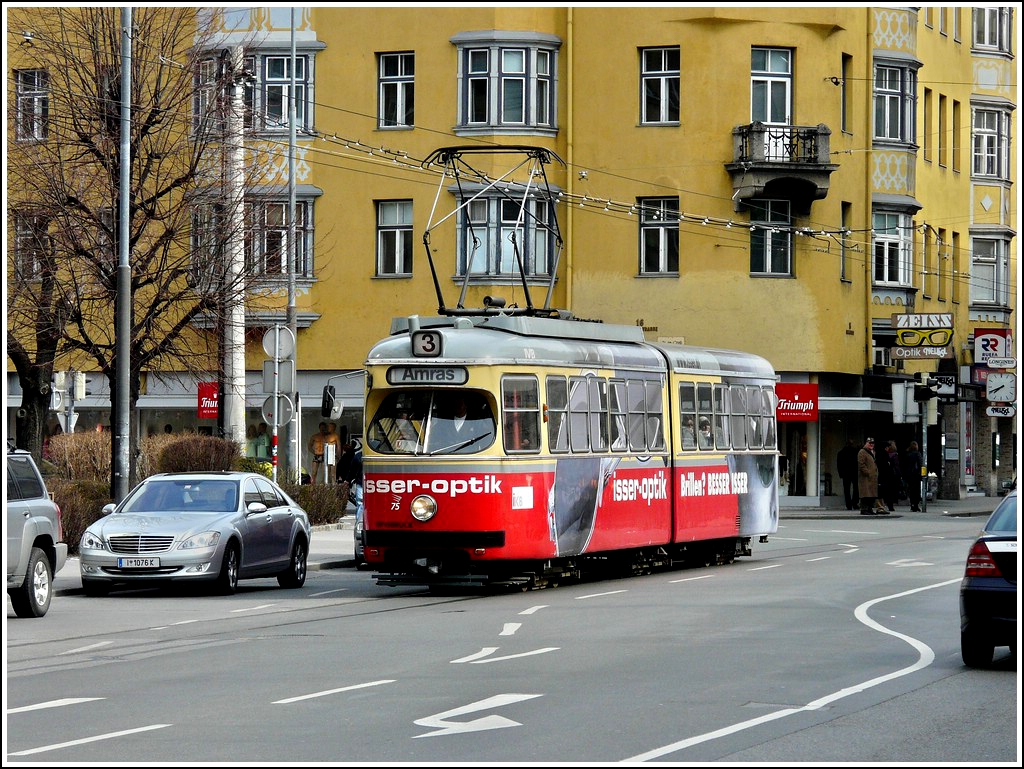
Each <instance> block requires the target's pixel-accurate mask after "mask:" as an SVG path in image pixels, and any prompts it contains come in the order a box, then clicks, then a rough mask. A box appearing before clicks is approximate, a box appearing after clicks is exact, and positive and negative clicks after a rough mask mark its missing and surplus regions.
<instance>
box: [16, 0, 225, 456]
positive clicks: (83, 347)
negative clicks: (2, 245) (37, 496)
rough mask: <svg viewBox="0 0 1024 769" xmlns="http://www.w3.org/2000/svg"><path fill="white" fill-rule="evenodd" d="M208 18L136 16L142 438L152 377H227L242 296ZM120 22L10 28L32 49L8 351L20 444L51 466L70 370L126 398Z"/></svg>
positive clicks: (24, 21)
mask: <svg viewBox="0 0 1024 769" xmlns="http://www.w3.org/2000/svg"><path fill="white" fill-rule="evenodd" d="M200 18H201V17H200V15H199V14H197V12H196V9H195V8H176V7H170V6H164V7H149V8H138V9H135V10H134V13H133V17H132V30H131V39H132V57H131V63H132V68H131V96H132V100H131V128H130V131H131V136H130V139H129V141H130V174H131V175H130V178H131V181H130V196H131V197H130V208H129V210H130V214H129V222H128V233H129V235H128V237H129V254H130V264H131V302H130V307H131V312H130V328H131V335H130V336H131V338H130V340H129V343H128V344H127V345H126V347H127V349H128V350H129V355H130V364H129V370H130V377H129V387H130V393H129V404H130V411H131V414H132V421H133V429H132V431H131V434H132V435H133V436H136V435H137V412H136V409H135V406H136V403H137V401H138V398H139V395H140V387H141V382H142V375H143V372H144V371H151V370H163V371H180V372H184V373H187V374H192V375H195V374H199V373H200V372H210V371H214V372H217V371H218V369H219V365H220V364H219V362H218V356H217V349H218V344H219V337H218V334H217V333H216V330H217V329H218V327H219V326H220V323H221V322H222V321H221V318H222V314H223V313H222V310H223V302H222V297H223V296H225V295H226V294H227V293H228V291H229V290H230V288H231V287H226V286H224V284H223V281H222V280H221V279H220V278H221V276H222V274H223V272H222V259H221V256H222V252H223V245H224V243H225V240H226V238H227V237H228V233H227V232H226V231H225V229H224V220H223V219H222V218H221V212H223V209H224V206H225V205H226V203H225V201H226V200H227V199H228V198H227V194H226V191H225V187H224V171H223V169H224V163H223V153H224V151H225V146H224V124H225V121H224V109H225V103H226V96H225V94H226V85H227V82H228V80H229V78H230V77H231V75H232V73H231V72H230V71H228V69H227V68H226V67H225V66H224V61H223V57H219V56H217V55H216V54H219V53H220V50H219V49H216V50H214V51H213V54H211V43H210V39H209V38H208V33H207V32H206V31H204V30H203V29H201V28H199V26H198V24H199V22H200ZM120 19H121V9H120V8H116V7H111V8H100V7H83V8H77V7H54V6H50V7H47V6H37V7H33V8H14V9H11V10H10V11H9V13H8V23H7V26H8V30H9V31H13V32H16V33H19V34H20V33H21V32H22V31H23V32H24V34H23V38H24V39H23V43H24V44H23V45H16V46H11V48H12V50H11V51H10V55H9V57H8V58H9V67H10V69H11V70H12V71H13V74H14V79H15V87H13V88H11V89H9V93H10V98H11V103H10V104H9V115H10V116H11V124H10V125H9V126H8V131H9V136H10V137H11V138H12V139H13V141H10V142H9V143H8V156H7V170H8V202H9V206H10V212H11V216H10V220H11V222H12V223H13V224H12V226H13V227H14V229H15V230H16V232H15V249H14V250H15V256H16V258H15V259H10V258H9V259H8V297H7V299H8V319H7V321H8V334H7V351H8V355H9V357H10V358H11V360H12V361H13V363H14V365H15V368H16V370H17V372H18V376H19V381H20V383H21V387H22V391H23V400H22V412H21V413H22V414H23V416H19V418H18V420H17V423H16V426H17V443H18V445H19V446H23V447H25V448H27V449H29V450H31V451H33V453H35V454H37V455H38V453H39V451H40V447H41V444H42V432H43V430H44V429H45V418H46V413H47V409H48V407H49V401H50V392H49V388H50V380H51V376H52V371H53V368H54V364H55V361H57V362H62V365H64V364H65V362H66V363H70V364H71V365H75V363H76V361H88V362H89V363H88V364H87V365H95V367H96V368H97V369H98V370H99V372H100V373H102V374H103V375H104V376H106V377H107V379H108V380H109V383H110V392H111V403H114V402H115V399H116V395H117V386H118V382H117V379H116V376H115V373H116V368H117V367H116V356H117V352H118V346H117V345H116V342H117V340H116V334H115V328H116V324H115V311H114V308H115V304H116V302H115V300H116V297H117V267H118V253H119V242H118V240H119V226H118V222H119V219H118V212H119V210H120V194H119V193H120V188H119V187H120V175H121V160H122V159H121V152H120V144H121V137H120V130H121V124H120V104H121V76H122V51H121V47H122V45H121V36H122V27H121V21H120ZM15 39H17V38H15ZM32 86H34V87H35V94H36V100H35V101H32V100H31V98H30V97H31V96H32V94H33V90H32ZM244 279H245V276H244V275H243V276H241V278H240V280H244ZM235 288H238V287H235ZM200 320H203V322H202V323H199V322H198V321H200ZM200 327H205V328H206V329H207V330H206V331H203V330H201V328H200ZM210 329H212V331H211V330H210ZM133 453H134V452H133Z"/></svg>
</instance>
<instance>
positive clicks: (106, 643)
mask: <svg viewBox="0 0 1024 769" xmlns="http://www.w3.org/2000/svg"><path fill="white" fill-rule="evenodd" d="M112 643H114V642H113V641H100V642H99V643H94V644H89V645H88V646H79V647H78V648H77V649H69V650H68V651H66V652H61V654H79V653H80V652H85V651H89V649H98V648H99V647H101V646H109V645H110V644H112Z"/></svg>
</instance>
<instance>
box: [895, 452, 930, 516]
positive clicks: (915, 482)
mask: <svg viewBox="0 0 1024 769" xmlns="http://www.w3.org/2000/svg"><path fill="white" fill-rule="evenodd" d="M923 466H924V458H923V457H922V456H921V452H920V450H919V449H918V448H917V441H911V442H910V445H909V446H907V450H906V451H905V452H904V453H903V461H902V463H901V465H900V467H901V471H902V473H903V482H904V483H905V484H906V485H907V497H909V499H910V512H912V513H919V512H921V468H922V467H923Z"/></svg>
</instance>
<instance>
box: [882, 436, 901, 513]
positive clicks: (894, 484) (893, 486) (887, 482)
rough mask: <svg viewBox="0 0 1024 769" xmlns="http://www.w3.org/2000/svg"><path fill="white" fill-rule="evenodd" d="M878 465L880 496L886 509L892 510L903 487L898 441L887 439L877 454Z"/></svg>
mask: <svg viewBox="0 0 1024 769" xmlns="http://www.w3.org/2000/svg"><path fill="white" fill-rule="evenodd" d="M875 462H876V464H877V465H878V496H879V498H880V499H881V500H882V502H883V503H884V504H885V507H886V509H887V510H888V511H889V512H892V511H893V510H895V509H896V503H897V502H899V498H900V491H901V490H902V489H903V473H902V472H901V470H900V455H899V452H898V451H897V450H896V441H892V440H890V441H887V442H886V444H885V447H884V448H883V449H882V451H881V452H880V453H878V454H877V456H876V458H875Z"/></svg>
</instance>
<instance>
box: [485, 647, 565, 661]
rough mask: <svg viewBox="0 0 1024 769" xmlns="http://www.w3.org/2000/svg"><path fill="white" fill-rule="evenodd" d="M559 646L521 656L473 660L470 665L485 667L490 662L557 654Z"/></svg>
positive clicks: (525, 653)
mask: <svg viewBox="0 0 1024 769" xmlns="http://www.w3.org/2000/svg"><path fill="white" fill-rule="evenodd" d="M559 648H560V647H558V646H545V647H544V648H543V649H534V650H533V651H532V652H522V653H521V654H507V655H505V656H504V657H490V658H489V659H478V660H472V661H471V662H470V663H469V664H470V665H485V664H487V663H488V662H505V661H506V660H517V659H519V658H520V657H532V656H534V655H535V654H547V653H548V652H556V651H558V650H559Z"/></svg>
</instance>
